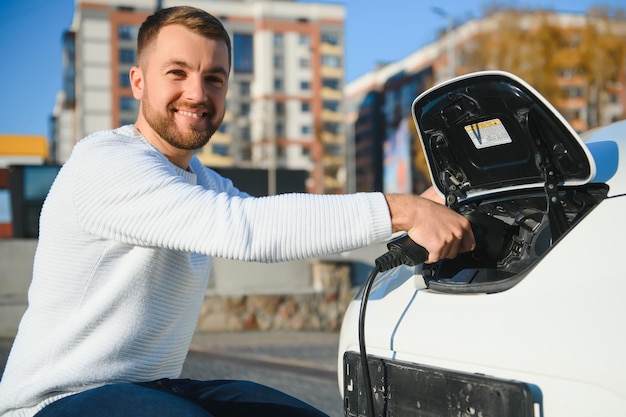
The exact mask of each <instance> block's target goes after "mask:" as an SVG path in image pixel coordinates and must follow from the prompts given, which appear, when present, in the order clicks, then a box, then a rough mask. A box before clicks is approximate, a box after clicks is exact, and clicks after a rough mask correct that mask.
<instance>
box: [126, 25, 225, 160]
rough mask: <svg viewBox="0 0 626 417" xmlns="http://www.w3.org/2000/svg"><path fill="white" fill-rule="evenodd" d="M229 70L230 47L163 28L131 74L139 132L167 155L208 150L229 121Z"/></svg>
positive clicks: (171, 27) (172, 27)
mask: <svg viewBox="0 0 626 417" xmlns="http://www.w3.org/2000/svg"><path fill="white" fill-rule="evenodd" d="M229 67H230V63H229V60H228V48H227V46H226V43H225V42H223V41H219V40H213V39H208V38H205V37H203V36H201V35H199V34H196V33H194V32H192V31H190V30H189V29H187V28H185V27H183V26H180V25H169V26H165V27H163V28H162V29H161V31H160V32H159V34H158V36H157V38H156V40H155V41H154V42H153V43H152V44H151V45H150V46H149V47H148V49H147V50H146V51H145V54H144V56H143V57H142V59H141V62H140V63H139V68H133V70H131V85H132V88H133V95H134V96H135V98H136V99H139V100H141V104H140V114H139V117H138V119H137V127H138V128H139V130H141V132H142V133H143V135H144V136H145V137H146V138H147V139H148V140H149V141H151V142H152V143H153V144H154V145H156V146H157V148H161V146H164V147H166V148H168V149H165V151H166V153H167V152H168V151H174V150H194V149H198V148H201V147H202V146H204V145H205V144H206V143H207V142H208V141H209V139H210V138H211V136H212V135H213V133H215V131H216V130H217V129H218V128H219V125H220V123H221V122H222V119H223V118H224V111H225V106H226V92H227V87H228V73H229ZM146 130H147V131H146ZM155 141H156V142H158V144H157V143H154V142H155ZM159 145H161V146H159ZM171 148H175V149H171ZM162 150H163V149H162Z"/></svg>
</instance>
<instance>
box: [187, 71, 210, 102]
mask: <svg viewBox="0 0 626 417" xmlns="http://www.w3.org/2000/svg"><path fill="white" fill-rule="evenodd" d="M185 96H186V98H187V99H188V100H190V101H204V100H205V99H206V96H207V89H206V85H205V83H204V79H203V77H199V76H198V77H195V76H194V77H189V78H187V81H186V83H185Z"/></svg>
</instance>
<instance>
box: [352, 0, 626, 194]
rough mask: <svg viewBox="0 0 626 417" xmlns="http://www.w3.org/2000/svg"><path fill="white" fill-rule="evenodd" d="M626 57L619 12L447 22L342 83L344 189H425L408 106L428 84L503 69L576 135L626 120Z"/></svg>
mask: <svg viewBox="0 0 626 417" xmlns="http://www.w3.org/2000/svg"><path fill="white" fill-rule="evenodd" d="M433 12H434V13H436V14H439V15H442V16H443V17H448V15H447V14H446V13H445V11H443V10H441V9H438V8H434V9H433ZM625 56H626V14H624V11H614V12H612V13H610V12H609V11H607V10H602V9H597V10H590V11H589V12H588V13H587V14H567V13H555V12H547V11H541V10H535V11H532V10H512V9H507V10H503V9H500V10H497V9H496V10H493V11H491V12H490V13H488V14H487V15H486V17H484V18H481V19H476V20H470V21H467V22H465V23H462V24H458V25H455V24H453V23H452V24H449V25H448V28H447V30H445V31H444V32H443V33H442V34H441V36H440V37H439V39H438V40H437V41H436V42H433V43H431V44H428V45H425V46H424V47H423V48H420V49H418V50H416V51H415V52H414V53H412V54H411V55H409V56H408V57H406V58H405V59H403V60H400V61H398V62H393V63H388V64H386V65H381V66H380V68H377V69H376V70H374V71H372V72H370V73H367V74H364V75H363V76H361V77H359V78H358V79H356V80H354V81H353V82H350V83H349V84H347V85H346V88H345V90H344V106H345V114H346V132H348V141H349V143H352V144H354V154H353V155H352V154H350V157H354V160H355V170H354V175H352V176H351V178H354V183H353V186H354V189H352V190H351V191H380V190H384V191H387V192H417V193H419V192H421V191H423V190H424V189H425V188H426V187H428V186H429V185H430V178H429V175H428V169H427V165H426V162H425V160H424V157H423V153H422V149H421V145H420V144H419V140H418V139H417V133H416V131H415V127H414V125H413V121H412V119H411V115H410V112H411V104H412V102H413V100H414V99H415V98H416V97H417V96H418V95H419V94H421V93H422V92H424V91H425V90H426V89H428V88H429V87H431V86H433V85H434V84H437V83H439V82H441V81H445V80H446V79H448V78H450V77H451V76H453V75H461V74H466V73H468V72H473V71H480V70H487V69H499V70H505V71H510V72H512V73H514V74H516V75H518V76H520V77H521V78H522V79H524V80H525V81H527V82H528V83H529V84H531V85H532V86H533V87H535V88H536V89H537V90H538V91H539V92H540V93H541V94H542V95H544V96H545V97H546V98H547V99H548V100H549V101H550V102H551V103H552V104H553V105H554V106H555V107H556V108H557V109H558V110H559V111H560V112H561V113H562V114H563V116H564V117H565V118H566V119H567V120H568V122H569V123H570V124H571V125H572V126H573V127H574V129H576V130H577V131H578V132H582V131H585V130H588V129H592V128H595V127H598V126H604V125H607V124H609V123H611V122H614V121H617V120H621V119H624V118H626V90H625V85H626V84H625V83H626V71H625V69H626V65H625V64H626V61H625Z"/></svg>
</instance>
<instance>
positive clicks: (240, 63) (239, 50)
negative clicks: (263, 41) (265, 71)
mask: <svg viewBox="0 0 626 417" xmlns="http://www.w3.org/2000/svg"><path fill="white" fill-rule="evenodd" d="M233 69H234V71H235V72H247V73H251V72H253V71H254V54H253V38H252V35H249V34H243V33H235V34H234V35H233Z"/></svg>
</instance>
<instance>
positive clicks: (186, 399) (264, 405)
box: [36, 379, 328, 417]
mask: <svg viewBox="0 0 626 417" xmlns="http://www.w3.org/2000/svg"><path fill="white" fill-rule="evenodd" d="M57 416H58V417H61V416H63V417H79V416H80V417H150V416H159V417H168V416H176V417H178V416H181V417H245V416H250V417H252V416H253V417H304V416H306V417H309V416H310V417H328V416H326V414H324V413H322V412H321V411H318V410H316V409H315V408H313V407H312V406H310V405H308V404H306V403H304V402H302V401H300V400H298V399H296V398H294V397H291V396H289V395H287V394H285V393H282V392H280V391H277V390H275V389H273V388H270V387H266V386H263V385H259V384H256V383H254V382H248V381H230V380H215V381H194V380H190V379H160V380H158V381H154V382H147V383H139V384H111V385H105V386H102V387H99V388H94V389H91V390H88V391H84V392H81V393H78V394H74V395H71V396H69V397H65V398H62V399H60V400H58V401H56V402H54V403H52V404H50V405H48V406H47V407H46V408H44V409H43V410H41V411H40V412H39V413H37V415H36V417H57Z"/></svg>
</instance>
